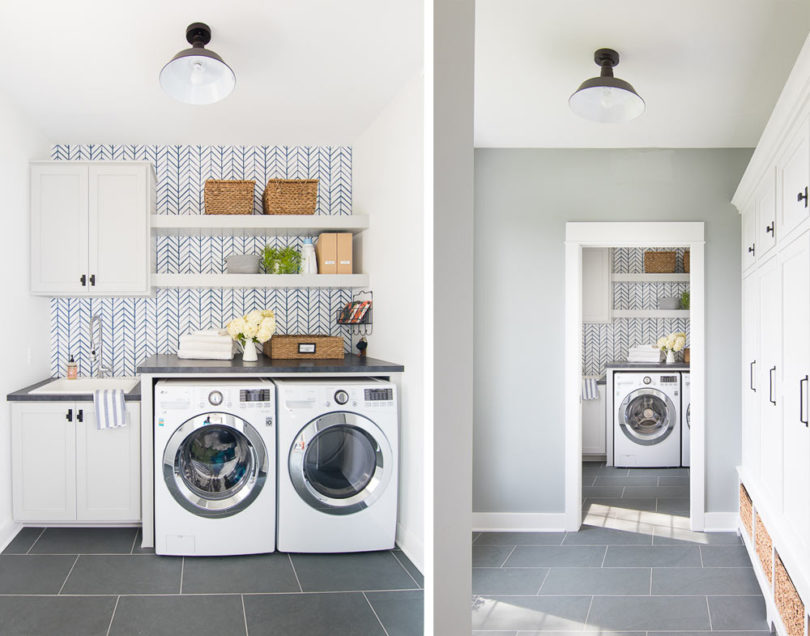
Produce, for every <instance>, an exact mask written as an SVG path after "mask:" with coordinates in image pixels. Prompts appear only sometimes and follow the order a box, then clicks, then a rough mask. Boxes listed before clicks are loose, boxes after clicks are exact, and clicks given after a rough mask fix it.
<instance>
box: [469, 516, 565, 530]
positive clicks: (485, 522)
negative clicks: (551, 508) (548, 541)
mask: <svg viewBox="0 0 810 636" xmlns="http://www.w3.org/2000/svg"><path fill="white" fill-rule="evenodd" d="M472 522H473V523H472V527H473V532H565V513H564V512H474V513H472Z"/></svg>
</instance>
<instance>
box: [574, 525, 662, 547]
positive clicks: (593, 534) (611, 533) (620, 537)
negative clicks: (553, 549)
mask: <svg viewBox="0 0 810 636" xmlns="http://www.w3.org/2000/svg"><path fill="white" fill-rule="evenodd" d="M563 545H652V537H651V536H650V535H649V534H645V533H641V532H632V531H630V530H616V529H613V528H598V527H596V526H588V525H584V526H582V527H581V528H580V529H579V532H569V533H568V535H567V536H566V537H565V541H563Z"/></svg>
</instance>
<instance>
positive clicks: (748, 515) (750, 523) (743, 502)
mask: <svg viewBox="0 0 810 636" xmlns="http://www.w3.org/2000/svg"><path fill="white" fill-rule="evenodd" d="M740 520H741V521H742V524H743V527H744V528H745V531H746V532H747V533H748V536H749V537H750V538H752V539H753V538H754V508H753V506H752V505H751V497H750V496H749V494H748V491H747V490H746V489H745V486H743V485H742V484H740Z"/></svg>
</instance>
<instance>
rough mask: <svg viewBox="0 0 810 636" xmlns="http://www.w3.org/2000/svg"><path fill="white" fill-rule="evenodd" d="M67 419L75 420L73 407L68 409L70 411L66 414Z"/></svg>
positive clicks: (69, 420)
mask: <svg viewBox="0 0 810 636" xmlns="http://www.w3.org/2000/svg"><path fill="white" fill-rule="evenodd" d="M65 419H66V420H67V421H68V422H72V421H73V409H68V412H67V414H66V415H65Z"/></svg>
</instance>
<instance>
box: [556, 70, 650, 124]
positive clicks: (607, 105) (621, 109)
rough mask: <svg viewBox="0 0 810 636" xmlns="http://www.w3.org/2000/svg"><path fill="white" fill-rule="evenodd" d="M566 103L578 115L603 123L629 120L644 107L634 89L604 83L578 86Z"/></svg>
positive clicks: (637, 114) (642, 110) (636, 115)
mask: <svg viewBox="0 0 810 636" xmlns="http://www.w3.org/2000/svg"><path fill="white" fill-rule="evenodd" d="M595 79H596V78H595ZM568 104H569V106H570V107H571V110H572V111H574V112H575V113H576V114H577V115H579V116H580V117H584V118H585V119H590V120H592V121H598V122H604V123H616V122H623V121H630V120H631V119H635V118H636V117H638V116H639V115H641V114H642V113H643V112H644V109H645V105H644V100H643V99H641V97H639V96H638V94H636V93H635V92H634V91H632V90H627V89H625V88H619V87H617V86H604V85H602V86H589V87H584V88H580V89H579V90H578V91H577V92H576V93H574V94H573V95H571V97H570V98H569V99H568Z"/></svg>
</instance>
